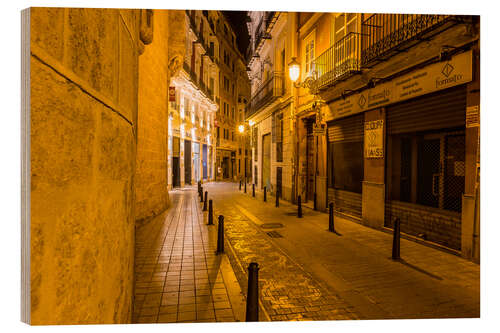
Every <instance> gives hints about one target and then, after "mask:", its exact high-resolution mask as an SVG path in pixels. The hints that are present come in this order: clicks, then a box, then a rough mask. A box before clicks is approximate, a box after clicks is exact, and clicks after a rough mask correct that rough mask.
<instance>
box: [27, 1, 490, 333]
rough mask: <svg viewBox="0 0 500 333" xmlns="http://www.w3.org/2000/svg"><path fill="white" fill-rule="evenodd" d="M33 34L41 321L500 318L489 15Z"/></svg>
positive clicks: (34, 230) (179, 14) (204, 19)
mask: <svg viewBox="0 0 500 333" xmlns="http://www.w3.org/2000/svg"><path fill="white" fill-rule="evenodd" d="M22 18H23V26H24V27H25V28H24V29H25V30H24V32H23V45H24V46H23V58H22V60H23V62H22V73H23V80H24V82H27V87H28V88H29V89H25V88H26V87H24V86H23V97H24V98H23V117H22V128H23V136H22V140H23V141H22V147H23V153H22V156H23V163H22V168H21V169H22V170H21V171H22V172H21V174H22V182H21V184H22V193H23V196H22V199H23V205H22V212H23V213H22V216H21V221H22V223H21V227H22V237H21V240H22V247H21V248H22V253H21V258H22V267H23V269H22V276H21V281H22V293H21V294H22V295H21V300H22V311H21V317H22V321H23V322H26V323H29V324H32V325H55V324H59V325H68V324H130V323H134V324H150V323H157V324H158V323H169V324H170V323H199V322H209V323H210V322H232V323H234V322H259V321H260V322H263V321H265V322H284V321H338V322H339V324H338V325H343V322H345V321H356V322H357V321H359V320H374V319H378V320H379V319H438V318H480V317H481V310H482V309H483V308H481V299H480V296H481V295H480V291H481V290H482V289H481V287H482V286H481V285H480V280H481V249H482V247H481V204H480V202H481V200H480V197H481V172H480V169H481V158H480V155H481V154H480V143H481V130H480V118H481V117H480V113H481V112H480V101H481V96H480V91H481V89H480V87H481V79H480V73H481V70H480V66H481V57H480V55H481V48H480V43H479V41H480V28H481V21H480V16H478V15H473V14H456V15H455V14H438V13H436V14H403V13H391V12H388V13H362V12H357V13H355V12H351V13H349V12H334V11H332V12H307V11H306V12H300V11H297V12H294V11H287V10H282V11H259V10H244V11H229V10H200V9H196V10H194V9H190V8H185V9H175V10H174V9H168V10H165V9H130V10H128V9H123V10H122V9H107V8H59V7H54V8H52V7H35V8H29V9H26V10H24V11H23V12H22ZM233 325H234V324H233ZM137 326H139V325H137Z"/></svg>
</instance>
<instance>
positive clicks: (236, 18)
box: [222, 10, 250, 57]
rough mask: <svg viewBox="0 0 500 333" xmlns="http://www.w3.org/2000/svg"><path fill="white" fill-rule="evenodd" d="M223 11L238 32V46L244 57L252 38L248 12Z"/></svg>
mask: <svg viewBox="0 0 500 333" xmlns="http://www.w3.org/2000/svg"><path fill="white" fill-rule="evenodd" d="M222 13H223V14H224V15H225V16H226V18H227V19H228V21H229V22H230V23H231V25H232V26H233V29H234V32H235V33H236V37H237V38H236V39H237V42H238V48H239V49H240V52H241V54H242V55H243V57H244V56H245V53H246V50H247V47H248V43H249V40H250V38H249V36H248V29H247V23H246V16H247V12H246V11H244V12H243V11H226V10H224V11H222Z"/></svg>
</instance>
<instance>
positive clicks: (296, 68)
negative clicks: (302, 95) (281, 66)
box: [288, 57, 300, 82]
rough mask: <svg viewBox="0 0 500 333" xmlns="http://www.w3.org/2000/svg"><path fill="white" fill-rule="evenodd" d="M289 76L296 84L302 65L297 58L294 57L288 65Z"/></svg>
mask: <svg viewBox="0 0 500 333" xmlns="http://www.w3.org/2000/svg"><path fill="white" fill-rule="evenodd" d="M288 74H289V76H290V80H292V82H295V81H297V80H298V79H299V75H300V64H299V63H298V62H297V59H296V58H295V57H293V58H292V61H291V62H290V63H289V64H288Z"/></svg>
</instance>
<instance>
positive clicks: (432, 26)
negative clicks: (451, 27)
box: [361, 14, 452, 66]
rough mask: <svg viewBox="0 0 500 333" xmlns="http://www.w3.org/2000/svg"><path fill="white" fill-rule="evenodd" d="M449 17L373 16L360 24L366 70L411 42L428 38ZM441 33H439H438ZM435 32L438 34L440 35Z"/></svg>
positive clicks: (419, 15) (414, 15)
mask: <svg viewBox="0 0 500 333" xmlns="http://www.w3.org/2000/svg"><path fill="white" fill-rule="evenodd" d="M451 17H452V16H450V15H421V14H418V15H417V14H373V15H371V16H369V17H368V18H367V19H366V20H364V21H363V22H362V23H361V33H362V35H363V38H362V58H361V63H362V65H363V66H368V65H370V64H372V63H374V62H376V61H377V60H378V61H380V60H381V59H382V60H383V58H386V57H389V56H391V54H392V53H393V52H397V50H398V49H401V48H403V47H405V46H406V47H410V46H411V45H409V44H411V42H418V41H420V40H421V39H422V38H423V37H425V35H427V34H428V33H429V32H431V31H435V30H436V28H438V27H440V26H442V25H443V24H444V23H446V22H448V21H451ZM437 32H439V31H437ZM437 32H436V33H437Z"/></svg>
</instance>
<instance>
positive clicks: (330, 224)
mask: <svg viewBox="0 0 500 333" xmlns="http://www.w3.org/2000/svg"><path fill="white" fill-rule="evenodd" d="M328 213H329V214H328V230H329V231H331V232H335V225H334V224H333V202H330V203H329V204H328Z"/></svg>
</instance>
